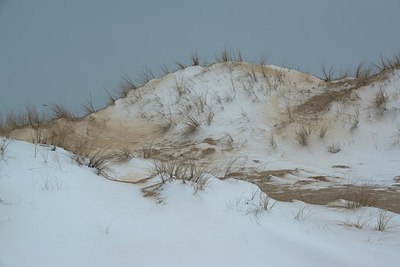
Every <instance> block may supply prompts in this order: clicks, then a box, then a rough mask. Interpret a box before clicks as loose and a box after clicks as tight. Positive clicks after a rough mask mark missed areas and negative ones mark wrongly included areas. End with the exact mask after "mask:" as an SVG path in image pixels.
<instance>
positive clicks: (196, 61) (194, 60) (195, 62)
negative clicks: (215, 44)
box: [190, 52, 200, 66]
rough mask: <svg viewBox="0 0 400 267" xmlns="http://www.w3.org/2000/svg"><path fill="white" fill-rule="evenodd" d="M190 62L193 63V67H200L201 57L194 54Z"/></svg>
mask: <svg viewBox="0 0 400 267" xmlns="http://www.w3.org/2000/svg"><path fill="white" fill-rule="evenodd" d="M190 60H191V62H192V66H200V59H199V55H198V54H197V52H195V53H194V54H192V55H191V56H190Z"/></svg>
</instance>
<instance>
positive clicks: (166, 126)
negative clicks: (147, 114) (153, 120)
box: [157, 113, 177, 133]
mask: <svg viewBox="0 0 400 267" xmlns="http://www.w3.org/2000/svg"><path fill="white" fill-rule="evenodd" d="M161 119H162V122H161V123H160V124H158V125H157V128H158V129H159V130H160V132H161V133H166V132H168V131H169V130H170V129H171V128H173V127H175V126H176V125H177V122H176V120H175V118H174V117H173V116H172V114H171V113H170V114H168V115H165V116H162V117H161Z"/></svg>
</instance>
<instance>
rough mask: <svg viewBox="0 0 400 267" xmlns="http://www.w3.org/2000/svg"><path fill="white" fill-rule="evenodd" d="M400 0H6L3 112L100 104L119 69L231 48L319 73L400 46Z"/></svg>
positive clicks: (0, 8)
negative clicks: (51, 104) (30, 107)
mask: <svg viewBox="0 0 400 267" xmlns="http://www.w3.org/2000/svg"><path fill="white" fill-rule="evenodd" d="M399 14H400V0H380V1H379V0H376V1H372V0H359V1H355V0H336V1H323V0H309V1H296V0H293V1H289V0H285V1H282V0H279V1H278V0H276V1H267V0H254V1H252V0H243V1H242V0H226V1H218V0H202V1H189V0H170V1H165V0H146V1H133V0H130V1H129V0H115V1H111V0H108V1H105V0H68V1H66V0H34V1H33V0H0V112H2V113H4V112H7V111H10V110H21V109H22V108H23V107H24V106H25V105H26V104H35V105H37V106H42V105H43V104H46V103H49V102H58V103H62V104H65V105H66V106H69V107H71V108H72V109H79V107H80V104H81V103H83V102H85V100H86V99H88V98H89V96H90V95H92V97H93V100H94V101H95V103H96V105H97V106H101V105H102V104H103V103H104V99H105V96H106V93H105V90H106V89H108V90H112V89H113V88H116V87H118V85H119V83H120V81H121V77H123V76H124V75H129V76H132V77H136V76H137V75H138V74H140V72H141V70H142V69H143V68H144V67H145V66H148V67H150V68H153V69H155V70H157V68H158V67H160V66H162V65H165V64H167V65H168V64H173V62H174V61H175V60H178V61H183V62H188V60H189V56H190V55H191V54H192V53H193V52H194V51H197V52H198V54H199V55H200V57H201V58H203V59H206V60H208V61H210V60H212V59H213V58H214V56H215V54H217V53H218V52H220V51H221V50H222V49H223V48H224V47H226V48H228V49H232V50H236V49H240V50H241V51H242V53H243V54H244V56H245V57H246V58H248V59H250V60H256V59H258V58H260V57H261V56H267V57H268V59H269V63H270V64H275V65H286V66H291V67H293V68H297V67H300V68H301V69H302V70H304V71H308V72H312V73H314V74H317V75H319V74H320V72H321V65H322V64H325V65H327V66H332V65H333V66H335V68H336V69H337V70H338V71H339V70H345V69H347V68H349V69H351V68H354V67H355V66H356V65H357V64H358V63H359V62H360V61H367V62H370V61H371V62H375V61H377V60H378V59H379V57H380V55H384V56H388V57H391V56H393V55H394V54H395V53H396V52H398V51H399V49H400V26H399V25H400V15H399Z"/></svg>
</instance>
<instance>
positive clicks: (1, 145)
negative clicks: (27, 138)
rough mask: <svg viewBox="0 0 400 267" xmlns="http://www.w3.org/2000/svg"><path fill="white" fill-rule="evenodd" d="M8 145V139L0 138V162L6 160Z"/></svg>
mask: <svg viewBox="0 0 400 267" xmlns="http://www.w3.org/2000/svg"><path fill="white" fill-rule="evenodd" d="M9 144H10V140H9V139H8V138H2V137H0V161H4V160H5V159H6V152H7V148H8V145H9Z"/></svg>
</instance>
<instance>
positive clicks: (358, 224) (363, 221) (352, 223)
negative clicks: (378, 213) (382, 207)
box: [342, 212, 372, 229]
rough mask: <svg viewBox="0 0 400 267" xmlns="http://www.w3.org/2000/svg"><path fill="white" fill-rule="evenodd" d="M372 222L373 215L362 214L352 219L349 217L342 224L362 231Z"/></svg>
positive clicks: (355, 215)
mask: <svg viewBox="0 0 400 267" xmlns="http://www.w3.org/2000/svg"><path fill="white" fill-rule="evenodd" d="M371 220H372V214H365V212H361V213H360V214H354V216H353V217H352V218H350V217H347V218H346V220H345V221H344V222H342V224H343V225H345V226H349V227H355V228H358V229H361V228H364V226H366V225H367V224H368V223H369V222H370V221H371Z"/></svg>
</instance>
